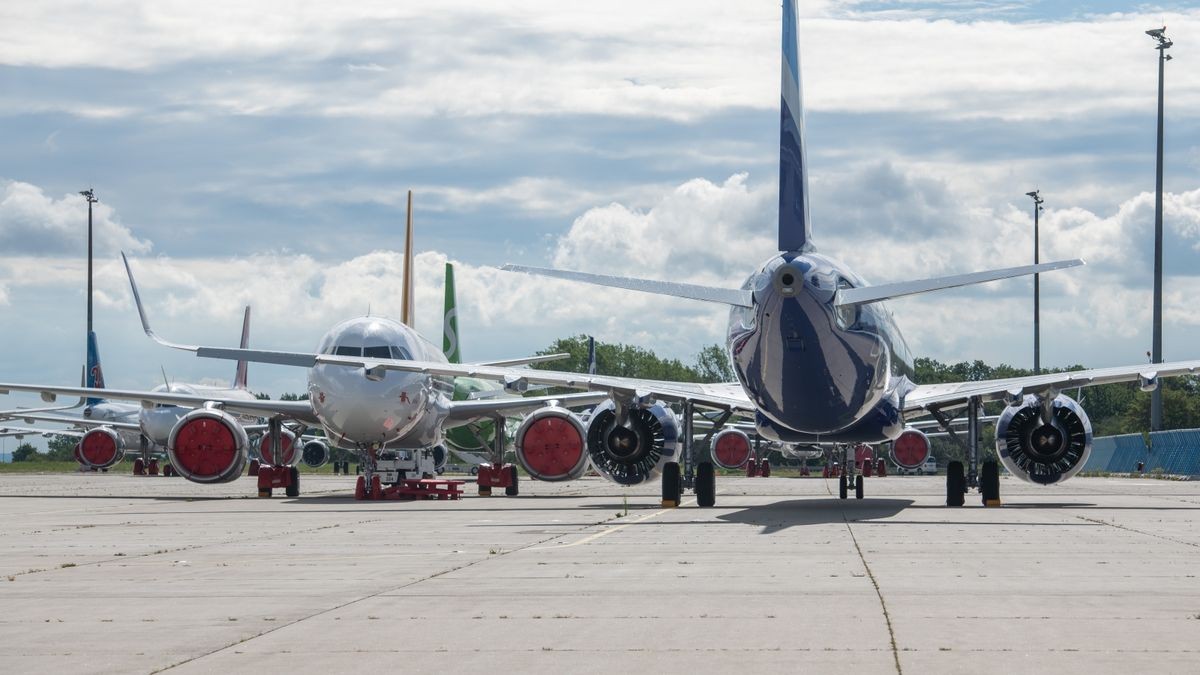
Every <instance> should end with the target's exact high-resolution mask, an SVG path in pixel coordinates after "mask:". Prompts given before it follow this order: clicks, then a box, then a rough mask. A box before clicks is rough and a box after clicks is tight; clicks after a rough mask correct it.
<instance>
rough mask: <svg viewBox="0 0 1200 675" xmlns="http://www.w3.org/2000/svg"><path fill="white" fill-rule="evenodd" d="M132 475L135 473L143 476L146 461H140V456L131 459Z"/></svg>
mask: <svg viewBox="0 0 1200 675" xmlns="http://www.w3.org/2000/svg"><path fill="white" fill-rule="evenodd" d="M133 475H135V476H145V475H146V463H145V462H143V461H142V458H141V457H138V458H137V459H135V460H133Z"/></svg>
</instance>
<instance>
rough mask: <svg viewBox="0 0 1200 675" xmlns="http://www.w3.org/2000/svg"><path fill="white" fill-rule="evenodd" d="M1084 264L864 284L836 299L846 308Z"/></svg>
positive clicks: (1067, 262)
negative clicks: (847, 306)
mask: <svg viewBox="0 0 1200 675" xmlns="http://www.w3.org/2000/svg"><path fill="white" fill-rule="evenodd" d="M1083 264H1084V262H1083V261H1082V260H1079V259H1075V260H1060V261H1058V262H1050V263H1042V264H1040V265H1025V266H1023V267H1009V268H1006V269H1002V270H991V271H988V272H975V273H973V274H957V275H955V276H952V277H938V278H935V279H921V280H918V281H899V282H896V283H894V284H880V285H878V286H864V287H862V288H843V289H841V290H839V291H838V294H837V299H836V300H834V304H836V305H837V306H838V307H844V306H846V305H865V304H867V303H871V302H880V301H882V300H890V299H891V298H900V297H903V296H905V295H916V294H918V293H928V292H930V291H940V290H942V289H946V288H958V287H959V286H970V285H972V284H982V283H986V282H988V281H998V280H1000V279H1010V278H1012V277H1023V276H1026V275H1029V274H1040V273H1042V272H1053V271H1054V270H1061V269H1066V268H1068V267H1076V266H1078V265H1083Z"/></svg>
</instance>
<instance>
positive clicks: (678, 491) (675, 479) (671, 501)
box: [662, 462, 683, 508]
mask: <svg viewBox="0 0 1200 675" xmlns="http://www.w3.org/2000/svg"><path fill="white" fill-rule="evenodd" d="M682 485H683V484H682V482H681V481H680V479H679V463H678V462H667V464H666V466H664V467H663V475H662V505H663V507H664V508H673V507H676V506H679V498H680V496H681V495H682V494H683V487H682Z"/></svg>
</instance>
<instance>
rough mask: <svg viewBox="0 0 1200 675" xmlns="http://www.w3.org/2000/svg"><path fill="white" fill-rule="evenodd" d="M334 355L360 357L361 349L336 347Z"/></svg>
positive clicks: (344, 346) (343, 346)
mask: <svg viewBox="0 0 1200 675" xmlns="http://www.w3.org/2000/svg"><path fill="white" fill-rule="evenodd" d="M333 353H334V354H337V355H338V356H362V347H347V346H346V345H338V346H337V347H336V348H335V349H334V350H333Z"/></svg>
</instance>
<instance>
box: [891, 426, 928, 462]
mask: <svg viewBox="0 0 1200 675" xmlns="http://www.w3.org/2000/svg"><path fill="white" fill-rule="evenodd" d="M929 447H930V446H929V437H928V436H926V435H925V434H924V432H921V431H919V430H917V429H905V430H904V431H903V432H901V433H900V435H899V436H897V437H896V440H894V441H892V462H893V463H895V465H896V466H898V467H900V468H901V469H905V470H906V471H916V470H917V469H919V468H921V467H922V466H923V465H924V464H925V460H927V459H929Z"/></svg>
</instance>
